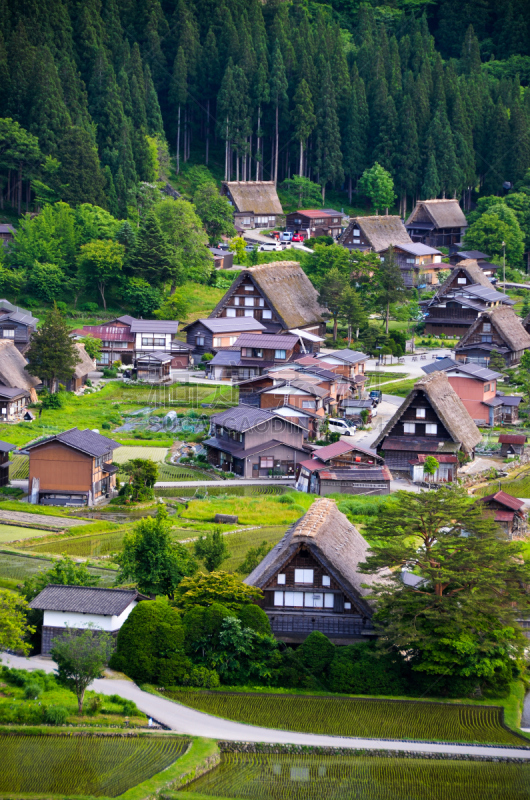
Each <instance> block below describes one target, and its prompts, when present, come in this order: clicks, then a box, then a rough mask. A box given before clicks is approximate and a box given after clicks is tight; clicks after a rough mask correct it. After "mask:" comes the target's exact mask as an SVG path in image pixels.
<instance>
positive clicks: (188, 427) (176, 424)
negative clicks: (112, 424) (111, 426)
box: [114, 408, 210, 434]
mask: <svg viewBox="0 0 530 800" xmlns="http://www.w3.org/2000/svg"><path fill="white" fill-rule="evenodd" d="M209 426H210V420H209V417H208V416H206V415H201V416H199V414H196V413H195V412H191V413H190V414H180V415H179V414H178V413H177V412H176V411H173V410H170V411H166V409H164V408H142V409H140V410H139V411H135V412H132V413H130V414H126V415H125V419H124V422H123V424H122V425H121V426H120V427H119V428H116V429H115V431H114V432H115V433H123V432H131V431H135V432H139V431H150V432H151V433H161V432H162V433H174V434H177V433H204V431H207V430H208V428H209Z"/></svg>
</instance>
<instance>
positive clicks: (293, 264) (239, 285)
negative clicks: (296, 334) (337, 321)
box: [210, 261, 326, 347]
mask: <svg viewBox="0 0 530 800" xmlns="http://www.w3.org/2000/svg"><path fill="white" fill-rule="evenodd" d="M247 287H248V288H247ZM324 310H325V309H323V308H322V307H321V306H320V305H319V302H318V292H317V290H316V289H315V287H314V286H313V284H312V283H311V281H310V280H309V278H308V277H307V275H306V274H305V272H304V271H303V269H302V268H301V266H300V264H299V263H298V262H297V261H276V262H272V263H271V264H260V265H259V266H257V267H252V268H250V269H245V270H243V271H242V272H241V273H240V274H239V276H238V277H237V278H236V280H235V281H234V283H233V284H232V286H231V287H230V289H229V290H228V291H227V293H226V294H225V295H224V297H223V298H222V300H220V302H219V303H218V304H217V305H216V307H215V308H214V310H213V311H212V313H211V314H210V318H217V317H236V316H253V317H254V319H258V320H259V321H260V322H262V323H263V324H264V325H265V326H266V328H267V331H266V332H267V333H281V332H283V331H286V332H287V331H289V330H291V329H292V328H300V329H302V330H308V331H310V332H311V333H315V334H317V335H319V334H321V333H324V332H325V329H326V326H325V322H324V318H323V316H322V315H323V312H324ZM306 347H308V345H307V342H306Z"/></svg>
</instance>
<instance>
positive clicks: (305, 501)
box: [181, 492, 314, 525]
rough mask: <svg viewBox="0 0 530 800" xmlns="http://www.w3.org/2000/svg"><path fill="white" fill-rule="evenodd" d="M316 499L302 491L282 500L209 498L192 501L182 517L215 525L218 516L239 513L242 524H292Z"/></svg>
mask: <svg viewBox="0 0 530 800" xmlns="http://www.w3.org/2000/svg"><path fill="white" fill-rule="evenodd" d="M313 500H314V497H313V496H312V495H310V494H304V493H302V492H289V493H288V494H285V495H283V496H282V497H268V496H253V497H237V498H235V497H207V498H206V499H204V500H191V501H190V502H189V504H188V508H187V509H186V510H185V511H183V512H182V513H181V517H182V518H183V519H197V520H201V521H204V522H210V521H212V522H213V519H214V517H215V515H216V514H235V515H237V516H238V517H239V523H240V524H241V525H290V524H291V523H292V522H295V521H296V520H297V519H299V518H300V517H301V516H302V515H303V514H304V513H305V512H306V511H307V509H308V508H309V506H310V505H311V503H312V502H313Z"/></svg>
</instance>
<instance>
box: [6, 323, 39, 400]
mask: <svg viewBox="0 0 530 800" xmlns="http://www.w3.org/2000/svg"><path fill="white" fill-rule="evenodd" d="M27 365H28V362H27V361H26V359H25V358H24V356H23V355H22V353H21V352H20V350H19V349H18V348H17V347H16V346H15V344H14V343H13V342H12V341H9V340H6V339H0V387H1V388H5V387H7V388H9V389H19V390H20V389H24V390H26V391H27V392H29V394H30V397H31V401H32V402H33V403H36V402H37V392H36V391H35V389H36V387H37V386H39V384H40V380H39V379H38V378H36V377H34V376H33V375H30V374H29V372H28V371H27V369H26V367H27Z"/></svg>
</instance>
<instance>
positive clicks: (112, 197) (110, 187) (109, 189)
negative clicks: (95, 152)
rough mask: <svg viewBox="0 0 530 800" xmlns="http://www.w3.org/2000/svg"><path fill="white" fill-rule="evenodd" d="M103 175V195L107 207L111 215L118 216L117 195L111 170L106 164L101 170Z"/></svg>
mask: <svg viewBox="0 0 530 800" xmlns="http://www.w3.org/2000/svg"><path fill="white" fill-rule="evenodd" d="M103 177H104V179H105V195H106V197H107V207H108V209H109V211H110V213H111V214H112V216H113V217H119V215H120V207H119V204H118V195H117V194H116V187H115V186H114V178H113V177H112V172H111V171H110V167H109V165H108V164H107V166H106V167H105V169H104V170H103Z"/></svg>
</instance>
